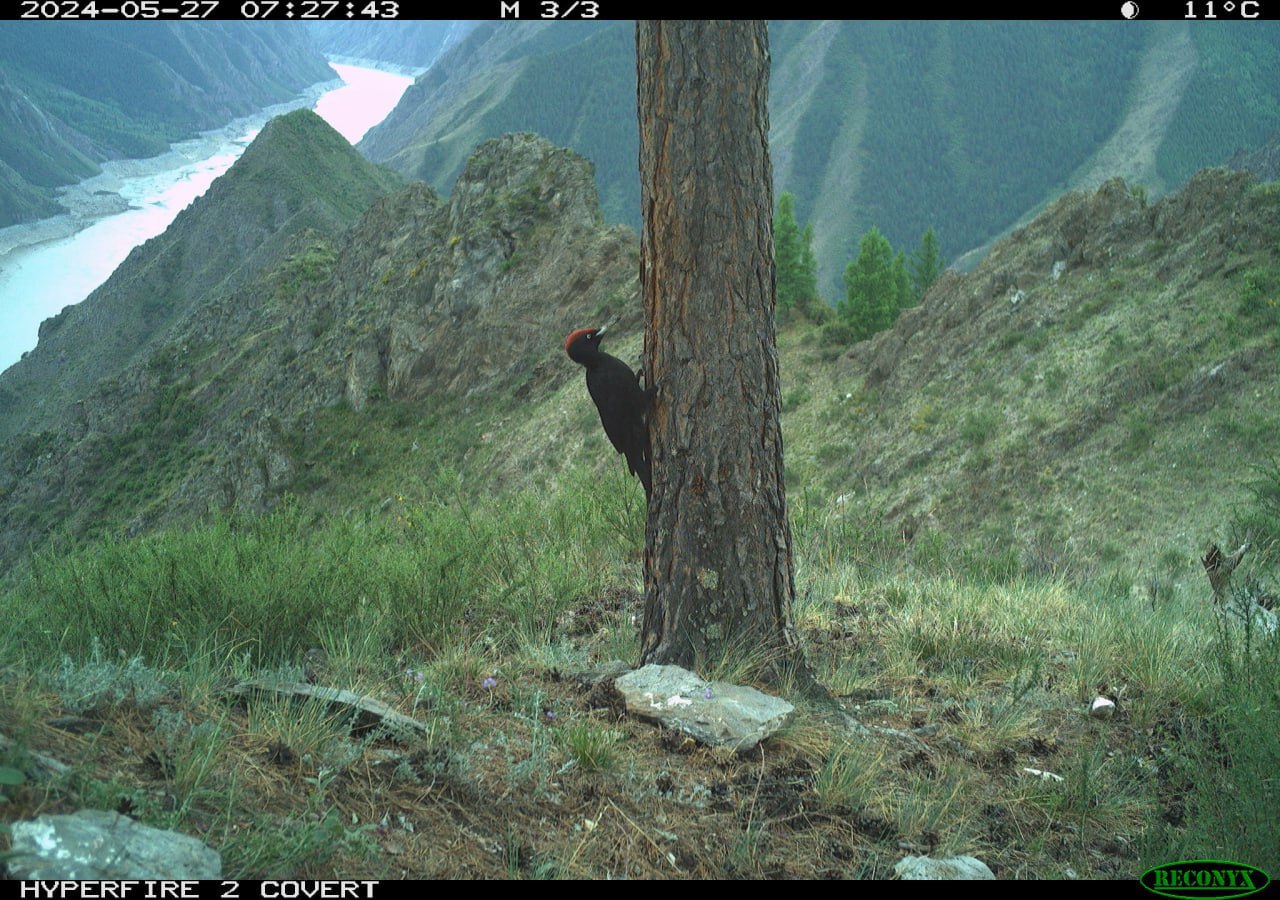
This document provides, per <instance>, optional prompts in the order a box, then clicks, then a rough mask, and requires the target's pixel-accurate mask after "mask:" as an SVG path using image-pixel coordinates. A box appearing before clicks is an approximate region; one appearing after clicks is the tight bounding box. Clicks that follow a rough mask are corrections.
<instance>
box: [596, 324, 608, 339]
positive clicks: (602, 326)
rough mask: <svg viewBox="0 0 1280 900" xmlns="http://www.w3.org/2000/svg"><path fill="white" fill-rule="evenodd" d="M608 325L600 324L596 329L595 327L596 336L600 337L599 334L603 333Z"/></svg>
mask: <svg viewBox="0 0 1280 900" xmlns="http://www.w3.org/2000/svg"><path fill="white" fill-rule="evenodd" d="M608 327H609V326H608V325H601V326H600V327H599V328H597V329H596V337H600V335H602V334H604V333H605V330H606V329H607V328H608Z"/></svg>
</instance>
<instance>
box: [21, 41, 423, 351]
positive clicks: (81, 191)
mask: <svg viewBox="0 0 1280 900" xmlns="http://www.w3.org/2000/svg"><path fill="white" fill-rule="evenodd" d="M329 65H330V66H331V67H332V68H333V70H334V71H335V72H336V73H337V76H338V78H340V79H341V80H342V84H341V86H334V84H333V83H330V84H326V85H323V86H321V88H320V89H313V90H312V92H310V93H309V94H304V95H303V96H302V97H300V98H299V99H298V100H296V101H294V102H292V103H285V104H281V105H279V106H274V107H271V108H270V109H267V110H263V111H262V112H261V113H259V114H258V115H255V116H249V117H247V118H244V119H237V120H236V121H235V122H232V123H230V124H229V125H227V126H226V127H224V128H220V129H218V130H216V131H211V132H206V133H204V134H202V135H201V136H200V137H198V138H196V139H194V140H190V141H183V142H182V143H179V144H174V145H173V147H172V148H171V149H170V151H169V152H168V153H166V154H164V155H163V156H158V157H154V158H152V159H144V160H116V161H112V162H108V163H104V164H103V165H102V169H103V172H102V174H101V175H96V176H94V177H93V178H90V179H88V180H87V181H84V182H81V183H80V184H78V185H74V186H72V187H70V188H68V189H66V190H65V191H64V192H63V194H62V200H61V202H62V203H63V204H64V205H66V206H68V207H69V210H70V212H69V213H68V214H67V215H63V216H58V217H56V218H54V219H46V220H44V221H43V222H35V223H30V224H24V225H15V226H13V227H10V228H4V229H0V370H3V369H6V368H8V367H9V366H11V365H13V364H14V363H15V362H17V361H18V359H20V358H21V356H22V354H23V353H25V352H27V351H28V350H30V349H32V348H33V347H35V345H36V336H37V333H38V331H39V328H40V323H41V322H42V321H44V320H45V319H47V318H49V317H50V316H52V315H55V314H57V313H58V312H59V311H61V310H62V308H63V307H65V306H68V305H70V304H73V303H79V302H80V301H81V300H83V299H84V298H85V297H87V296H88V295H89V294H90V293H91V292H92V291H93V290H94V288H96V287H98V285H100V284H102V283H103V282H104V281H106V280H107V278H108V276H110V275H111V273H112V272H113V271H115V268H116V266H118V265H120V263H121V262H123V261H124V259H125V257H126V256H128V255H129V251H130V250H132V249H133V248H134V247H136V246H138V245H139V244H141V243H143V242H144V241H146V240H148V239H149V238H152V237H155V236H156V235H158V234H160V233H161V232H162V231H164V230H165V229H166V228H168V227H169V225H170V223H171V222H173V220H174V219H175V218H176V217H177V215H178V213H180V212H181V211H182V210H183V209H184V208H186V207H187V206H188V205H189V204H190V203H191V201H192V200H194V199H196V198H197V197H199V196H200V195H201V194H203V193H204V192H205V191H206V190H208V188H209V185H210V184H212V183H213V180H214V179H215V178H217V177H218V176H219V175H221V174H222V173H223V172H225V171H226V170H227V169H229V168H230V167H231V164H232V163H233V162H235V161H236V160H237V159H238V158H239V157H240V154H241V153H243V152H244V148H245V147H247V146H248V145H249V142H250V141H252V140H253V138H254V137H255V136H256V135H257V133H258V132H259V131H260V130H261V129H262V126H263V125H264V124H266V122H267V121H268V120H269V119H270V118H271V117H272V116H275V115H279V114H281V113H283V112H287V111H289V110H291V109H297V108H299V107H301V106H308V105H309V106H311V108H312V109H314V110H315V111H316V113H317V114H318V115H319V116H320V117H321V118H323V119H324V120H325V121H326V122H328V123H329V124H330V125H332V126H333V128H334V130H336V131H337V132H338V133H340V134H341V135H342V136H343V137H345V138H346V139H347V140H349V141H350V142H351V143H352V144H355V143H356V142H357V141H359V140H360V138H361V137H363V136H364V133H365V132H366V131H368V130H369V129H370V128H372V127H373V126H374V125H376V124H378V123H379V122H381V121H382V120H383V119H384V118H386V116H387V114H388V113H390V112H391V110H392V109H393V108H394V107H395V105H396V103H397V102H398V101H399V100H400V96H401V95H402V94H403V93H404V91H405V89H406V88H408V87H409V85H411V84H412V83H413V78H412V77H411V76H409V75H404V74H396V73H392V72H386V71H382V70H379V69H372V68H367V67H364V66H354V65H345V64H339V63H333V62H331V63H330V64H329ZM321 90H322V92H321ZM103 213H109V214H106V215H103Z"/></svg>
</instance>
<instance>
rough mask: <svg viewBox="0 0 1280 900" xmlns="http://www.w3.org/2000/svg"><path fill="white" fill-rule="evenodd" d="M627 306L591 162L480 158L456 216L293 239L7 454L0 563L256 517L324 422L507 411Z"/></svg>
mask: <svg viewBox="0 0 1280 900" xmlns="http://www.w3.org/2000/svg"><path fill="white" fill-rule="evenodd" d="M247 156H248V154H246V157H247ZM236 165H237V166H239V165H240V163H237V164H236ZM234 171H235V167H233V170H232V172H233V173H234ZM193 211H194V212H195V213H196V214H197V215H198V214H199V212H200V211H199V210H198V209H194V208H193ZM636 291H637V244H636V238H635V236H634V234H633V233H632V232H630V231H629V230H627V229H625V228H621V227H615V228H607V227H605V226H604V224H603V222H602V219H601V215H600V211H599V205H598V201H597V198H596V193H595V186H594V182H593V179H592V177H591V165H590V163H589V162H587V161H586V160H584V159H582V158H581V157H578V156H577V155H575V154H573V153H571V152H569V151H566V150H560V149H557V148H555V147H553V146H552V145H551V144H549V143H548V142H547V141H545V140H543V139H541V138H537V137H535V136H532V135H509V136H506V137H504V138H501V139H499V140H495V141H491V142H489V143H487V144H485V145H483V146H481V147H480V148H478V149H477V150H476V152H475V153H474V154H473V155H472V157H471V159H470V161H469V163H468V165H467V168H466V170H465V171H464V173H463V175H462V176H461V177H460V178H459V180H458V184H457V186H456V188H455V190H454V192H453V194H452V195H451V197H450V198H449V199H448V200H447V201H446V200H441V199H440V198H439V197H437V196H436V195H435V194H434V193H433V192H432V191H431V190H430V189H429V188H427V187H426V186H424V185H421V184H418V185H414V186H411V187H410V188H408V189H406V190H403V191H401V192H399V193H395V194H391V195H387V196H385V197H382V198H381V199H378V200H376V201H375V202H374V203H373V204H372V206H371V207H370V208H369V209H368V211H367V212H366V213H365V215H364V216H363V217H362V218H361V219H360V221H359V222H358V223H357V224H356V225H355V226H354V227H353V228H351V229H350V230H349V231H348V232H346V233H345V234H344V235H342V236H341V237H340V238H333V237H329V236H326V235H324V234H322V233H320V232H317V231H308V232H305V233H298V234H295V235H294V236H293V238H292V239H291V241H290V242H289V244H288V246H287V249H286V250H285V251H284V252H283V253H282V257H281V262H280V264H279V265H277V266H276V267H274V268H273V269H271V270H270V271H268V272H267V273H266V274H264V275H262V276H260V277H259V278H257V279H256V280H254V281H253V282H252V283H249V284H247V285H244V286H242V287H240V288H239V289H236V290H233V291H232V292H230V293H229V294H228V295H226V296H225V297H221V298H218V299H214V300H211V301H209V302H206V303H204V304H202V305H200V306H199V307H198V308H195V309H192V310H190V311H188V312H187V313H186V314H185V315H184V316H183V317H182V318H181V320H180V321H178V322H177V323H175V325H174V326H173V327H172V328H171V329H170V330H169V331H168V332H167V335H166V338H165V340H163V341H161V342H159V343H157V345H156V346H155V347H154V348H153V349H152V350H150V351H149V352H148V353H147V354H146V355H145V358H143V359H139V360H138V361H137V362H135V363H133V364H131V365H129V366H127V367H126V368H125V369H124V370H123V371H122V372H121V373H120V374H119V375H118V376H116V377H113V378H109V379H107V380H105V381H102V382H99V383H98V384H97V386H96V387H94V388H93V389H92V390H90V391H89V392H88V394H87V396H86V397H85V398H84V400H83V401H81V402H78V403H76V404H75V405H74V406H73V407H72V409H71V411H70V412H69V413H68V414H67V415H66V416H64V417H63V418H62V419H61V420H60V421H59V422H58V424H57V425H56V427H53V428H49V429H46V430H45V431H44V432H42V433H40V434H37V435H26V436H19V437H17V438H15V439H13V440H11V441H9V442H8V443H7V444H6V445H5V446H4V448H3V451H0V497H3V498H4V499H5V503H4V505H3V507H2V509H3V511H2V512H0V558H12V557H13V556H14V555H15V554H17V553H18V552H20V551H21V550H22V549H24V548H25V547H27V546H28V545H29V544H30V543H36V544H39V543H41V542H43V541H44V540H45V539H47V537H48V536H49V534H50V533H51V532H52V531H53V530H55V529H57V530H59V531H62V532H65V533H69V534H72V535H77V534H81V535H83V534H93V533H98V532H99V531H101V530H102V529H104V528H120V527H124V528H126V529H127V530H128V531H130V532H138V531H141V530H145V529H146V528H148V527H152V526H154V525H156V524H159V523H163V522H169V521H176V520H184V519H187V518H190V517H192V516H197V515H200V514H203V513H206V512H208V511H210V510H229V509H241V510H248V511H255V510H261V509H264V508H266V507H268V506H270V505H271V504H273V503H274V502H276V501H277V500H278V498H279V496H280V495H281V493H282V492H283V491H286V490H288V489H290V488H291V486H293V485H295V484H296V482H297V480H298V478H299V476H300V474H302V473H300V472H299V465H298V453H299V442H301V450H302V451H303V452H305V449H306V442H307V440H308V439H309V438H308V435H309V434H311V433H312V430H313V422H314V419H315V417H316V416H317V415H319V414H320V413H321V412H322V411H323V410H324V409H326V408H329V407H332V406H334V405H344V406H346V407H348V408H350V409H352V410H356V411H360V410H363V409H365V408H366V406H368V405H369V404H379V403H382V402H384V401H387V400H392V401H418V402H421V403H423V404H424V405H427V404H430V403H431V402H432V401H433V399H434V398H440V397H446V396H447V397H452V398H463V399H466V398H471V400H472V401H473V402H477V403H483V402H488V401H490V400H494V399H499V398H500V399H502V400H503V401H505V402H509V401H510V397H511V395H512V394H513V393H517V392H520V391H521V390H524V391H528V390H529V389H530V386H531V385H534V384H538V383H546V382H547V381H549V380H554V379H564V378H567V377H568V376H569V375H571V374H573V373H572V372H571V371H570V370H569V369H568V367H565V366H563V365H560V366H555V367H552V366H550V365H549V363H550V360H551V359H553V358H554V359H555V360H556V361H558V362H561V363H562V362H563V360H561V359H560V358H559V356H560V354H559V352H558V349H559V345H560V342H561V340H562V339H563V336H564V334H565V333H567V332H568V331H569V330H570V329H571V328H572V327H577V326H579V325H581V324H582V322H583V321H585V319H584V318H583V317H584V316H589V317H590V319H591V321H592V322H597V323H599V322H602V321H605V320H607V319H610V318H611V319H612V320H613V321H618V322H624V323H625V324H627V325H634V324H635V323H636V321H637V320H638V318H639V303H638V300H637V299H636ZM611 311H614V312H611Z"/></svg>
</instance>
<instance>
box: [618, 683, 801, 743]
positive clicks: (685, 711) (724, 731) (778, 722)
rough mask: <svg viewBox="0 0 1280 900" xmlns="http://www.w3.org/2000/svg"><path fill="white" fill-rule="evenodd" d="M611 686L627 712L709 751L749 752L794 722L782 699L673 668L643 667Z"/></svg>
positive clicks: (786, 704) (793, 710) (789, 705)
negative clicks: (676, 732)
mask: <svg viewBox="0 0 1280 900" xmlns="http://www.w3.org/2000/svg"><path fill="white" fill-rule="evenodd" d="M614 685H615V686H616V687H617V688H618V690H619V691H620V692H621V693H622V696H623V698H624V699H625V700H626V706H627V713H628V714H629V715H632V716H637V717H639V718H641V719H647V720H650V721H654V722H660V723H661V724H663V725H665V726H666V727H667V728H672V729H675V730H677V731H680V732H683V733H684V734H687V735H689V736H690V737H692V738H694V739H695V740H698V741H701V742H702V743H704V744H708V745H710V746H712V747H733V748H734V749H735V750H737V751H738V752H739V753H743V752H745V751H747V750H750V749H751V748H752V747H754V746H755V745H756V744H758V743H760V742H761V741H762V740H764V739H765V738H767V737H769V736H770V735H772V734H774V733H775V732H777V731H779V730H781V729H782V728H785V727H786V726H787V725H788V724H790V722H791V720H792V719H793V718H794V717H795V707H794V706H792V705H791V704H790V703H788V702H787V701H785V700H782V699H779V698H778V697H773V696H770V695H769V694H766V693H764V692H762V691H758V690H756V689H755V688H752V687H745V686H743V685H737V684H728V683H726V682H723V681H706V680H705V679H703V678H701V677H699V676H698V675H695V674H694V673H693V672H690V671H688V670H687V669H682V668H680V667H679V666H658V665H649V666H644V667H642V668H639V669H636V670H635V671H633V672H628V673H627V674H626V675H623V676H622V677H620V678H618V679H616V680H615V681H614Z"/></svg>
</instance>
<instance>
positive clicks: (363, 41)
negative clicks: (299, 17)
mask: <svg viewBox="0 0 1280 900" xmlns="http://www.w3.org/2000/svg"><path fill="white" fill-rule="evenodd" d="M474 25H475V23H474V22H459V21H434V22H350V21H344V22H307V23H306V26H307V28H308V29H309V30H310V32H311V36H312V38H313V39H314V40H315V42H316V44H317V46H319V47H320V49H321V50H322V51H324V52H325V53H326V54H328V55H329V56H343V57H351V58H354V59H366V60H376V61H379V62H383V63H394V64H395V65H399V66H407V67H409V68H411V69H425V68H429V67H430V66H431V64H432V63H434V62H435V61H436V59H437V58H438V57H439V56H440V54H441V53H443V52H444V51H445V50H448V49H449V48H450V47H452V46H453V45H454V44H456V43H457V42H458V41H460V40H462V38H463V37H465V36H466V34H467V32H468V31H470V30H471V28H472V27H473V26H474Z"/></svg>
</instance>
